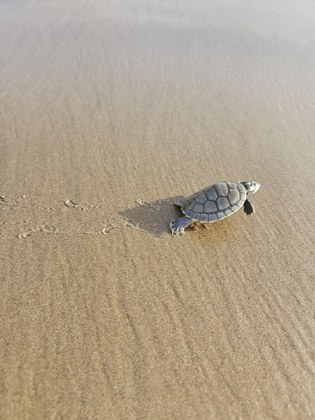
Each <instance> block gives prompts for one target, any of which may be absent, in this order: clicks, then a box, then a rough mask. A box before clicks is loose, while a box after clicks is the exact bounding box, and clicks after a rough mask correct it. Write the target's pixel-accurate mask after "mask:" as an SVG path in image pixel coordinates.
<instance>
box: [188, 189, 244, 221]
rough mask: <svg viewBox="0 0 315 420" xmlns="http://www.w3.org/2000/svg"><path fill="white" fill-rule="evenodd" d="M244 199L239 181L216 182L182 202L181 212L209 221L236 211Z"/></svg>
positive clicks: (199, 219) (193, 217)
mask: <svg viewBox="0 0 315 420" xmlns="http://www.w3.org/2000/svg"><path fill="white" fill-rule="evenodd" d="M245 200H246V191H245V188H244V186H243V185H242V184H240V183H239V182H218V183H217V184H214V185H211V186H210V187H208V188H205V189H203V190H201V191H199V192H198V193H196V194H194V195H192V196H191V197H188V198H187V199H186V200H184V201H183V202H182V205H181V209H182V212H183V213H184V214H185V215H186V216H187V217H190V218H191V219H193V220H196V221H199V222H203V223H209V222H216V221H217V220H221V219H224V218H225V217H228V216H230V215H231V214H233V213H235V212H237V210H239V209H240V208H241V207H242V206H243V204H244V202H245Z"/></svg>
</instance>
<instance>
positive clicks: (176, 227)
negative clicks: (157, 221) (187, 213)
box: [170, 217, 193, 235]
mask: <svg viewBox="0 0 315 420" xmlns="http://www.w3.org/2000/svg"><path fill="white" fill-rule="evenodd" d="M192 223H193V220H191V218H190V217H179V218H178V219H174V220H172V221H171V223H170V228H171V231H172V235H180V234H181V233H183V232H184V230H185V229H186V227H187V226H189V225H191V224H192Z"/></svg>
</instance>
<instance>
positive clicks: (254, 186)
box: [241, 181, 260, 195]
mask: <svg viewBox="0 0 315 420" xmlns="http://www.w3.org/2000/svg"><path fill="white" fill-rule="evenodd" d="M241 184H242V185H243V187H244V188H245V190H246V194H247V195H248V194H255V192H257V191H258V190H259V188H260V184H258V183H257V182H254V181H243V182H241Z"/></svg>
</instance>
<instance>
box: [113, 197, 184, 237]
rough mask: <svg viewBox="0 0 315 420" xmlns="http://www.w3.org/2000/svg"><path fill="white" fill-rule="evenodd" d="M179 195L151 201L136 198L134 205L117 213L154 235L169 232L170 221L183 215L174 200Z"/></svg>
mask: <svg viewBox="0 0 315 420" xmlns="http://www.w3.org/2000/svg"><path fill="white" fill-rule="evenodd" d="M179 197H180V196H175V197H168V198H165V199H161V200H156V201H152V202H147V201H142V200H137V201H136V205H135V206H134V207H132V208H128V209H127V210H123V211H121V212H119V214H120V215H121V216H122V217H123V218H124V219H125V220H127V222H128V223H130V224H131V225H132V226H134V227H135V228H137V229H140V230H143V231H146V232H149V233H151V234H153V235H156V236H161V235H163V234H164V233H170V221H171V220H173V219H175V218H176V217H181V216H183V213H182V212H181V211H180V208H179V207H177V206H176V205H175V200H176V199H177V198H179Z"/></svg>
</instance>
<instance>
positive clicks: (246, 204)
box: [244, 198, 255, 216]
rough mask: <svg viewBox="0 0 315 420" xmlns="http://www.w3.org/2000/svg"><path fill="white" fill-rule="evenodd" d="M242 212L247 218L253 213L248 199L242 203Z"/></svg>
mask: <svg viewBox="0 0 315 420" xmlns="http://www.w3.org/2000/svg"><path fill="white" fill-rule="evenodd" d="M244 211H245V213H246V214H247V215H248V216H250V215H251V214H253V213H254V212H255V209H254V206H253V205H252V203H251V202H250V201H249V200H248V198H247V199H246V200H245V202H244Z"/></svg>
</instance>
